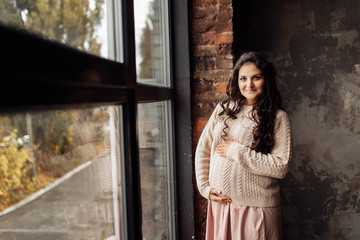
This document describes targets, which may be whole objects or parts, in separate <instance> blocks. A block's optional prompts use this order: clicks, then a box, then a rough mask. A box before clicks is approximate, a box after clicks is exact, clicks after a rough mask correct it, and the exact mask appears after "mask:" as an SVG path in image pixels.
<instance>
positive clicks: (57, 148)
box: [54, 145, 60, 154]
mask: <svg viewBox="0 0 360 240" xmlns="http://www.w3.org/2000/svg"><path fill="white" fill-rule="evenodd" d="M59 149H60V148H59V145H55V147H54V153H55V154H58V153H59Z"/></svg>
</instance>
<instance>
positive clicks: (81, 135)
mask: <svg viewBox="0 0 360 240" xmlns="http://www.w3.org/2000/svg"><path fill="white" fill-rule="evenodd" d="M120 110H121V109H120V108H119V107H114V106H109V107H101V108H87V109H72V110H66V111H47V112H36V113H25V114H16V115H1V116H0V179H1V181H0V196H1V197H0V238H1V239H18V240H21V239H24V240H28V239H37V240H45V239H46V240H47V239H59V240H60V239H61V240H63V239H64V240H65V239H66V240H67V239H69V240H70V239H79V240H80V239H122V238H121V234H122V232H121V226H122V225H123V223H124V222H123V220H122V219H121V217H120V216H121V212H122V211H123V208H122V207H121V204H123V203H122V199H123V197H122V192H123V191H122V190H121V188H122V185H121V182H122V181H121V180H120V179H121V177H122V175H121V172H120V170H121V169H122V168H121V165H120V164H121V163H120V157H121V152H120V148H119V141H118V139H119V137H120V136H119V135H120V134H121V133H119V130H120V129H121V126H120V124H121V119H122V118H121V111H120Z"/></svg>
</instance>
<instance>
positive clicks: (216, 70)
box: [190, 0, 234, 239]
mask: <svg viewBox="0 0 360 240" xmlns="http://www.w3.org/2000/svg"><path fill="white" fill-rule="evenodd" d="M191 13H192V14H191V15H190V16H191V22H192V24H191V31H192V36H191V41H192V54H191V61H192V84H191V87H192V89H191V92H192V109H191V110H192V129H193V132H192V135H193V152H195V149H196V145H197V142H198V140H199V137H200V134H201V132H202V130H203V128H204V126H205V124H206V123H207V120H208V118H209V117H210V115H211V113H212V111H213V109H214V108H215V106H216V104H217V103H218V102H219V101H221V100H223V99H225V96H226V95H225V89H226V85H227V81H228V79H229V77H230V75H231V70H232V68H233V62H234V57H233V51H232V43H233V26H232V17H233V8H232V1H231V0H194V1H193V2H192V6H191ZM194 185H195V186H196V183H195V182H194ZM195 192H196V193H195V198H194V199H195V202H194V208H195V233H196V239H204V236H205V224H206V207H207V200H205V199H204V198H203V197H202V196H201V195H200V194H199V193H198V190H197V189H196V191H195Z"/></svg>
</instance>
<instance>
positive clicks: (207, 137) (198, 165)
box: [195, 104, 221, 199]
mask: <svg viewBox="0 0 360 240" xmlns="http://www.w3.org/2000/svg"><path fill="white" fill-rule="evenodd" d="M220 111H221V106H220V105H219V104H218V105H217V106H216V108H215V110H214V111H213V113H212V114H211V116H210V118H209V121H208V122H207V124H206V125H205V128H204V130H203V132H202V133H201V136H200V139H199V142H198V145H197V148H196V153H195V175H196V183H197V187H198V189H199V192H200V194H201V195H202V196H203V197H204V198H206V199H209V194H210V190H211V187H210V185H209V166H210V155H211V146H212V143H213V130H214V128H215V125H216V123H217V122H218V121H219V113H220Z"/></svg>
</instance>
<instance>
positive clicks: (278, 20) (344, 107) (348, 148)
mask: <svg viewBox="0 0 360 240" xmlns="http://www.w3.org/2000/svg"><path fill="white" fill-rule="evenodd" d="M233 5H234V45H235V46H234V47H235V49H234V52H235V55H236V58H237V57H238V56H239V54H240V53H241V52H242V51H243V50H258V51H264V52H265V53H267V54H268V56H269V58H270V60H272V61H273V62H274V64H275V66H276V68H277V70H278V77H279V79H278V80H279V84H278V86H279V89H280V91H281V93H282V96H283V100H284V106H285V108H286V110H287V112H288V114H289V116H290V120H291V126H292V132H293V146H294V152H293V165H292V169H291V172H290V173H289V174H288V176H287V177H286V178H285V179H284V180H283V181H282V182H281V183H282V191H281V194H282V204H283V227H284V237H285V239H292V240H295V239H354V240H355V239H360V38H359V36H360V1H354V0H352V1H351V0H303V1H299V0H287V1H286V0H283V1H280V0H275V1H267V0H261V1H256V0H255V1H254V0H253V1H235V0H234V1H233Z"/></svg>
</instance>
